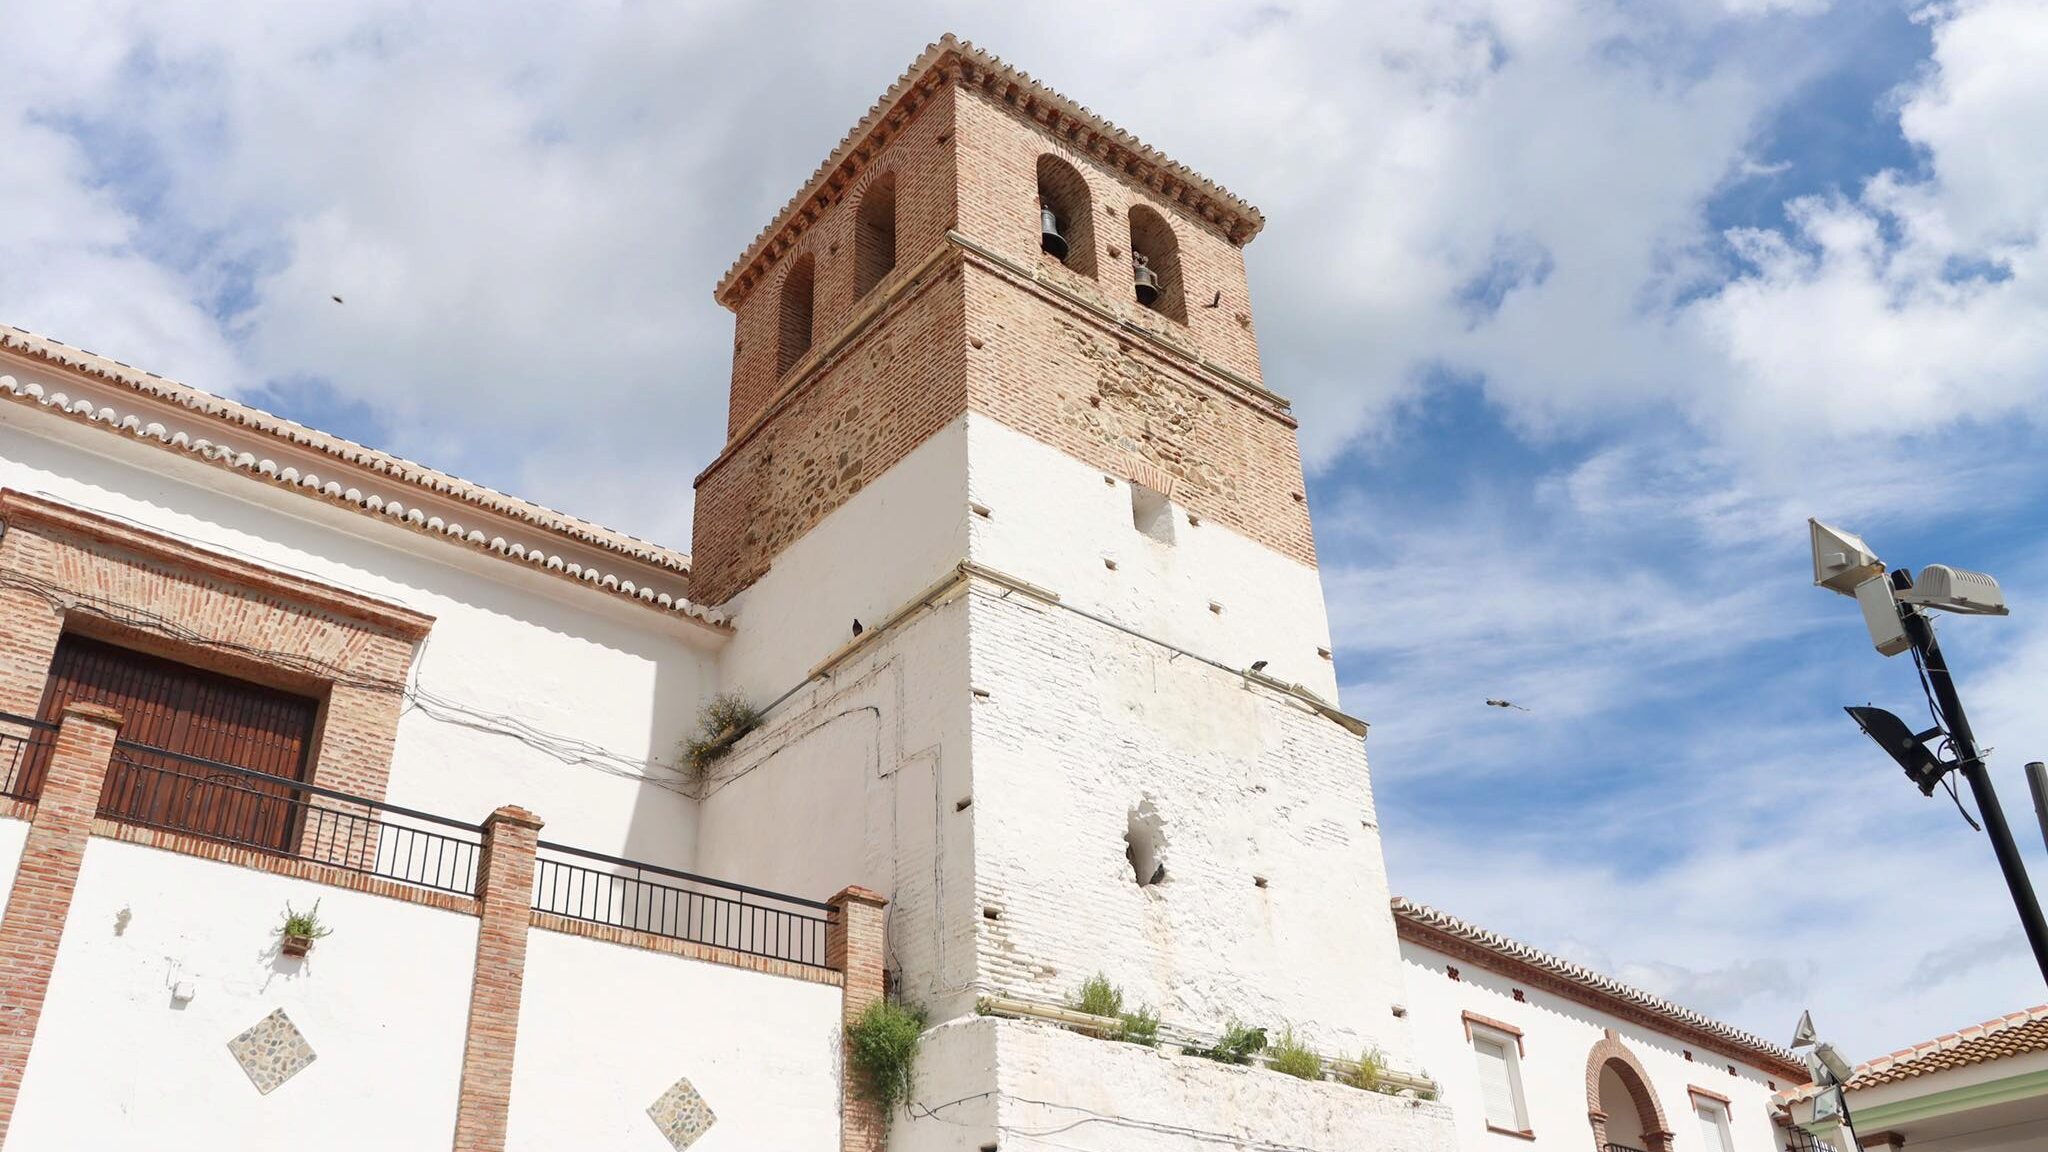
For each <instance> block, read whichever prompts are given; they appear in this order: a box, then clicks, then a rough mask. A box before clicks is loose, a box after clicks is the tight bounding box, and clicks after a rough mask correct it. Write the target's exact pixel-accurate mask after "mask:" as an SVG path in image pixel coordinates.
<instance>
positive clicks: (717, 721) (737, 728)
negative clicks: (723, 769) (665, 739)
mask: <svg viewBox="0 0 2048 1152" xmlns="http://www.w3.org/2000/svg"><path fill="white" fill-rule="evenodd" d="M760 726H761V710H760V709H758V708H756V707H754V706H753V705H752V704H749V703H747V698H746V697H744V696H742V695H740V694H739V693H737V692H721V693H719V694H718V695H716V696H713V697H712V698H711V699H710V700H707V701H705V703H704V708H703V710H702V711H700V712H698V713H697V734H696V735H694V736H692V737H690V738H689V739H687V740H685V741H683V761H684V763H686V764H688V765H689V767H690V779H691V780H693V781H695V782H697V783H700V784H701V783H703V781H704V778H705V777H706V776H707V775H709V774H710V772H711V766H712V765H713V764H716V763H717V762H718V759H719V757H721V756H724V755H725V754H726V753H727V752H730V751H732V746H733V745H734V744H736V743H738V742H739V739H740V737H742V736H745V735H746V734H747V733H749V732H752V731H753V730H754V729H756V728H758V727H760Z"/></svg>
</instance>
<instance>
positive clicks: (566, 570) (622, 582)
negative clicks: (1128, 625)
mask: <svg viewBox="0 0 2048 1152" xmlns="http://www.w3.org/2000/svg"><path fill="white" fill-rule="evenodd" d="M17 333H18V334H19V335H15V334H17ZM22 336H32V334H29V333H22V332H21V330H20V329H12V330H10V332H0V348H4V349H7V350H10V351H15V352H27V351H30V349H29V348H28V347H26V346H25V345H24V343H23V341H22V339H21V337H22ZM34 339H35V340H37V341H39V342H40V341H41V339H42V338H40V337H34ZM49 343H52V344H54V343H55V342H54V341H51V342H49ZM58 347H63V346H62V345H58ZM83 355H88V356H90V355H91V354H90V353H83ZM38 358H40V359H44V360H49V361H51V362H53V363H57V364H59V365H60V366H62V367H65V368H69V369H72V370H74V371H85V370H84V369H81V368H79V367H78V366H77V365H76V364H72V363H66V362H64V361H62V360H56V359H54V358H53V357H50V356H44V355H40V354H38ZM93 359H95V360H100V361H102V362H104V363H107V364H115V362H114V361H105V360H104V358H101V357H93ZM116 366H117V367H118V368H120V369H121V371H122V372H123V373H124V375H121V376H115V375H111V374H109V373H105V372H88V374H90V375H94V376H99V377H101V378H104V379H110V380H115V381H117V382H120V383H124V384H128V385H130V386H131V387H134V388H136V389H137V390H138V391H142V392H144V393H146V394H148V395H152V396H159V397H162V398H164V399H168V400H171V401H173V402H176V403H179V404H181V405H183V406H185V407H188V408H191V409H192V410H193V411H195V412H199V413H201V414H203V415H205V416H207V417H209V418H211V419H214V420H220V421H223V422H226V423H234V424H238V425H240V426H241V427H244V428H250V429H254V430H256V431H261V432H268V433H269V434H270V435H273V436H278V437H279V438H281V439H285V440H287V441H288V442H290V443H293V444H297V445H300V446H303V447H309V448H320V447H322V445H321V444H320V443H319V439H315V438H324V439H332V438H328V437H326V434H325V433H322V432H319V431H317V430H315V429H311V428H306V427H304V426H303V425H298V424H291V422H290V421H284V420H280V419H278V418H276V417H271V416H269V415H268V414H267V413H262V412H260V411H258V410H257V409H253V408H248V407H246V406H245V405H239V404H235V403H234V402H232V401H229V400H223V399H220V398H218V397H214V396H211V395H208V394H206V393H202V392H199V391H198V390H197V389H193V388H189V387H186V386H185V385H180V384H175V383H173V382H172V381H168V380H163V379H162V378H160V377H157V378H153V379H154V380H155V381H156V386H155V387H148V386H144V385H140V384H136V383H135V382H134V381H132V380H129V379H127V378H126V376H125V373H132V372H134V371H135V370H134V369H131V368H128V367H127V366H126V365H116ZM188 398H189V399H188ZM0 400H6V401H12V402H14V403H17V404H22V405H34V406H37V407H40V408H41V409H43V410H45V411H48V412H50V413H52V414H54V415H58V416H62V417H66V418H69V419H71V420H74V421H77V422H80V423H84V424H97V425H100V426H102V427H104V428H105V429H106V430H108V431H110V432H121V433H127V434H128V435H131V436H133V437H135V438H136V439H138V440H142V441H145V442H148V443H151V444H155V445H157V446H158V447H161V448H164V449H166V450H170V451H179V452H184V453H188V454H190V455H192V456H195V457H197V458H199V459H202V460H206V461H208V462H210V463H213V464H215V465H217V466H219V467H223V468H227V469H231V470H234V471H237V472H241V473H243V474H245V475H247V476H249V477H250V478H252V479H257V480H266V481H268V482H270V483H272V484H274V485H277V486H279V487H284V488H290V489H292V490H293V491H296V492H298V493H300V494H301V495H304V496H308V497H312V498H315V499H324V500H327V501H328V502H330V503H336V504H341V505H345V506H348V507H352V508H355V509H357V510H359V511H361V512H364V513H370V514H381V515H383V516H384V517H386V518H388V519H389V520H391V522H393V523H396V524H402V525H404V526H406V527H408V528H411V529H413V530H415V531H417V532H420V533H421V534H423V535H429V536H437V537H440V538H442V539H446V540H449V541H451V542H454V543H459V544H466V545H468V546H470V547H472V548H475V549H477V550H478V551H483V552H490V553H493V554H495V555H497V556H500V557H502V558H504V559H506V560H516V561H524V562H525V563H527V564H528V565H530V566H532V567H534V568H537V569H539V570H541V571H545V572H549V573H552V574H555V575H558V576H562V577H564V578H567V579H574V580H578V581H580V582H582V583H584V584H587V585H589V586H591V587H593V588H596V589H598V590H599V591H604V592H609V593H611V594H613V595H617V596H622V597H625V598H627V599H630V600H634V601H636V602H639V603H642V604H645V605H646V606H648V607H650V608H653V609H657V610H659V611H663V612H668V613H673V614H676V615H680V616H685V617H689V618H691V619H693V620H695V621H696V622H698V623H700V624H703V625H707V626H710V627H712V628H717V629H721V630H723V629H725V628H727V627H728V626H729V621H728V619H727V617H726V616H725V614H724V613H722V612H720V611H718V610H717V609H715V608H709V607H706V606H704V605H701V604H698V603H695V602H694V601H691V600H690V599H689V598H687V597H683V596H674V595H671V594H669V593H666V592H657V591H656V590H655V589H653V588H651V587H644V586H640V585H637V584H636V583H635V582H634V581H632V580H630V579H625V578H622V577H620V576H619V575H618V574H617V573H611V572H602V571H599V570H598V569H596V568H592V567H587V566H585V565H582V564H580V563H576V562H573V561H570V560H567V559H565V558H564V557H562V556H560V555H556V554H552V553H549V552H545V551H543V550H541V549H538V548H535V549H528V548H526V547H525V546H524V545H521V544H518V543H514V542H509V541H507V540H505V539H504V538H503V537H501V536H487V535H485V534H484V532H483V531H482V530H481V529H472V528H465V527H464V526H463V525H462V524H460V523H458V522H455V521H451V520H444V519H443V518H441V517H439V516H429V515H427V514H426V513H425V512H424V511H422V510H421V509H419V508H417V507H410V506H407V505H406V504H404V503H403V502H401V501H398V500H390V501H387V500H385V499H384V498H383V497H382V496H379V495H376V494H374V493H371V494H365V493H363V492H362V491H361V490H360V489H358V488H354V487H344V486H343V485H342V484H341V483H340V482H339V481H336V480H325V481H323V480H322V479H321V478H320V477H319V476H318V475H316V474H314V473H310V472H307V473H301V472H300V471H299V470H298V469H296V468H290V467H280V466H279V465H278V464H277V462H276V461H274V460H270V459H267V458H263V457H259V456H257V455H256V454H255V453H253V452H247V451H243V452H237V451H235V450H234V449H232V448H229V447H228V446H226V445H222V444H216V443H213V442H212V441H210V440H207V439H205V438H204V437H192V436H188V435H186V434H185V433H184V432H176V433H173V432H171V431H169V430H168V429H166V428H165V427H164V426H163V425H162V424H160V423H155V422H149V423H145V422H144V421H143V419H142V418H141V417H139V416H137V415H135V414H134V413H127V414H123V413H120V412H117V411H115V410H114V409H113V408H111V407H95V406H94V405H93V403H92V401H90V400H84V399H73V398H72V397H70V396H69V395H68V394H67V393H65V392H64V391H63V390H62V389H45V388H44V387H43V386H42V385H40V384H37V383H35V382H33V381H30V382H26V383H24V382H22V381H20V380H17V379H16V378H15V377H14V376H12V375H0ZM209 404H210V405H211V406H208V405H209ZM223 409H235V410H237V411H238V412H239V413H241V414H247V415H252V416H256V417H263V418H264V419H266V420H268V421H270V422H272V423H274V424H289V425H290V427H291V428H292V429H295V430H296V431H297V432H298V433H299V434H298V435H296V436H291V435H285V434H284V433H283V432H281V431H278V430H276V429H274V428H266V427H263V426H261V425H258V424H256V423H253V422H251V421H249V420H245V419H235V418H234V417H232V416H228V415H224V414H223V411H222V410H223ZM342 443H346V442H342ZM356 447H358V448H360V446H356ZM361 451H362V452H363V453H364V454H365V455H366V456H373V457H376V458H379V459H383V460H389V461H392V462H394V464H396V465H402V466H404V467H405V468H407V469H410V470H411V472H410V473H402V472H398V471H394V470H391V469H378V471H380V472H383V473H384V474H387V475H391V476H394V477H397V478H398V479H401V480H406V481H409V482H411V483H413V484H415V485H417V486H419V487H421V488H423V489H426V490H427V491H431V492H435V493H437V494H440V495H444V496H457V497H459V498H461V497H464V493H462V492H459V491H455V490H452V489H448V488H437V487H434V486H432V484H430V483H428V482H426V481H424V480H422V479H420V478H419V477H420V475H421V474H426V475H428V476H431V477H437V478H442V479H444V480H445V481H451V482H453V483H455V484H460V485H463V486H464V487H465V488H467V489H470V490H472V491H475V492H480V493H490V494H491V495H496V496H501V498H502V499H503V500H505V501H507V502H511V503H521V504H523V503H524V502H523V501H517V500H516V498H513V497H502V495H501V494H499V493H495V492H492V491H491V490H490V489H487V488H482V487H481V486H478V485H470V484H468V483H467V482H466V481H460V480H456V479H455V478H454V477H446V476H444V474H442V473H438V472H433V471H432V470H431V469H425V468H421V467H420V466H419V465H415V464H411V463H409V462H407V461H404V460H401V459H399V458H398V457H395V456H388V455H386V454H385V453H381V452H377V451H375V450H374V449H369V448H361ZM329 454H331V455H335V456H337V458H340V459H343V460H348V462H350V463H354V464H357V465H358V466H359V467H375V466H374V465H372V464H370V463H369V462H368V461H367V460H350V459H349V458H348V457H346V456H341V455H340V454H339V453H336V452H333V451H332V450H329ZM469 502H470V503H473V504H477V505H479V506H480V507H485V508H489V509H492V510H494V511H500V512H503V513H505V514H507V515H512V516H514V517H515V518H517V519H521V520H525V521H526V522H528V523H531V524H534V525H535V526H537V527H541V528H548V529H551V530H553V531H556V532H557V533H558V534H560V535H564V536H568V537H570V538H572V539H576V540H581V541H583V542H584V543H589V544H600V543H601V542H600V541H597V540H592V539H586V538H585V537H583V536H581V535H577V534H575V533H571V532H567V531H562V530H560V529H553V528H552V527H551V526H550V525H548V524H545V523H542V522H539V521H536V520H533V519H532V518H530V517H525V516H519V515H518V514H517V513H516V512H513V511H511V510H510V509H508V508H501V507H498V506H496V505H489V504H484V503H483V501H482V500H481V499H477V498H474V497H470V498H469ZM533 507H538V506H533ZM610 550H611V551H615V552H624V550H623V549H619V548H612V549H610ZM624 554H627V555H634V554H633V553H624ZM636 558H640V557H637V556H636ZM684 560H685V563H687V557H685V558H684ZM661 566H662V567H665V568H669V567H672V566H670V565H661ZM673 570H677V571H682V572H684V573H687V571H688V569H687V567H684V568H681V569H673Z"/></svg>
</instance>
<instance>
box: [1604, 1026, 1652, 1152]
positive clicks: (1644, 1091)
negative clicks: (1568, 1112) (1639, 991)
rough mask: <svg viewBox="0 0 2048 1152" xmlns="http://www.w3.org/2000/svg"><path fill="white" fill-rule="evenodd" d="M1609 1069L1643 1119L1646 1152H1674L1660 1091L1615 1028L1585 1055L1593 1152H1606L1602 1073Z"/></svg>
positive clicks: (1605, 1114)
mask: <svg viewBox="0 0 2048 1152" xmlns="http://www.w3.org/2000/svg"><path fill="white" fill-rule="evenodd" d="M1609 1065H1612V1066H1613V1067H1614V1071H1615V1073H1616V1074H1617V1075H1619V1076H1620V1078H1621V1083H1622V1086H1623V1087H1625V1088H1627V1089H1628V1094H1629V1098H1630V1099H1631V1100H1632V1101H1633V1102H1634V1103H1635V1106H1636V1114H1637V1115H1638V1116H1640V1117H1641V1118H1642V1121H1643V1143H1644V1144H1645V1145H1646V1147H1645V1148H1644V1149H1643V1152H1671V1122H1670V1121H1669V1120H1667V1119H1665V1117H1664V1106H1663V1105H1662V1104H1660V1103H1658V1102H1657V1090H1656V1089H1655V1088H1652V1087H1651V1086H1650V1076H1649V1074H1648V1073H1647V1072H1644V1071H1643V1064H1642V1061H1640V1060H1637V1059H1636V1054H1635V1053H1634V1052H1631V1051H1629V1049H1628V1046H1627V1045H1626V1044H1623V1043H1622V1042H1621V1038H1620V1037H1619V1036H1616V1035H1615V1034H1614V1029H1612V1028H1609V1029H1607V1034H1606V1035H1604V1036H1602V1037H1601V1038H1600V1040H1599V1042H1597V1043H1595V1044H1594V1045H1593V1050H1592V1051H1591V1052H1589V1053H1587V1055H1586V1116H1587V1118H1588V1119H1589V1120H1591V1121H1592V1124H1593V1150H1594V1152H1606V1149H1607V1110H1606V1109H1605V1108H1603V1107H1601V1103H1602V1101H1601V1099H1600V1073H1601V1072H1603V1071H1605V1070H1606V1069H1607V1067H1608V1066H1609Z"/></svg>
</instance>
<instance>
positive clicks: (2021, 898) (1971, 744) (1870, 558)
mask: <svg viewBox="0 0 2048 1152" xmlns="http://www.w3.org/2000/svg"><path fill="white" fill-rule="evenodd" d="M1808 524H1809V525H1810V526H1811V530H1812V538H1813V579H1814V583H1815V584H1817V585H1819V586H1821V587H1823V588H1827V589H1830V590H1832V591H1835V592H1840V593H1842V594H1843V595H1845V596H1853V597H1855V598H1856V602H1857V604H1858V605H1859V606H1860V607H1861V608H1862V609H1863V622H1864V625H1865V626H1866V627H1867V628H1868V629H1869V631H1870V639H1871V643H1873V644H1874V645H1876V646H1877V650H1878V651H1879V652H1880V653H1882V654H1883V655H1886V656H1896V655H1898V654H1899V653H1901V652H1906V651H1911V652H1912V653H1913V658H1914V660H1915V661H1916V662H1917V663H1918V664H1919V667H1920V670H1921V672H1922V674H1923V676H1924V678H1925V680H1926V685H1927V689H1928V691H1929V693H1930V694H1931V695H1932V697H1933V699H1932V700H1931V703H1932V704H1933V705H1934V714H1935V719H1936V724H1935V726H1934V727H1932V728H1929V729H1928V730H1926V731H1925V732H1913V731H1912V730H1911V729H1910V728H1908V727H1907V725H1906V723H1905V722H1904V721H1902V720H1900V719H1899V718H1898V717H1897V716H1894V715H1892V714H1891V713H1889V712H1886V711H1884V710H1883V709H1880V708H1851V709H1848V712H1849V715H1850V716H1851V717H1853V718H1854V719H1855V720H1856V723H1857V724H1859V725H1860V726H1862V728H1863V731H1864V733H1865V734H1866V735H1868V736H1870V738H1871V739H1873V740H1875V741H1877V743H1878V746H1879V747H1881V748H1883V749H1884V750H1885V752H1886V753H1887V754H1889V755H1890V756H1891V757H1892V759H1894V760H1896V761H1898V763H1899V766H1900V767H1902V768H1904V769H1905V770H1906V776H1907V777H1908V778H1909V779H1911V780H1912V781H1913V782H1914V783H1915V784H1916V785H1918V786H1919V788H1920V791H1921V793H1922V794H1924V795H1933V793H1934V788H1935V785H1936V784H1937V783H1939V782H1940V780H1941V777H1942V776H1943V775H1945V774H1946V773H1947V772H1948V771H1949V770H1950V769H1956V770H1959V771H1961V773H1962V775H1963V779H1964V780H1965V781H1967V782H1968V783H1969V785H1970V794H1971V795H1972V796H1973V797H1975V799H1976V801H1977V809H1978V811H1979V812H1980V813H1981V814H1982V815H1983V817H1984V832H1985V835H1986V836H1988V837H1989V838H1990V840H1991V850H1992V852H1993V853H1994V854H1995V855H1996V856H1997V857H1998V867H1999V870H2000V871H2002V872H2003V873H2004V874H2005V884H2006V887H2007V889H2009V890H2010V891H2011V892H2012V902H2013V907H2014V908H2015V909H2017V910H2018V912H2019V917H2020V925H2021V926H2022V927H2023V928H2024V929H2025V930H2026V935H2027V944H2028V945H2029V946H2030V947H2031V948H2032V949H2033V953H2034V963H2035V964H2036V965H2037V966H2039V968H2040V969H2041V977H2042V979H2043V980H2048V922H2044V921H2043V920H2042V917H2041V904H2040V901H2038V900H2037V899H2035V897H2034V886H2033V884H2032V883H2031V882H2029V881H2028V879H2027V869H2026V864H2025V863H2024V862H2023V861H2022V860H2021V859H2020V850H2019V846H2018V845H2017V844H2015V843H2014V842H2013V838H2012V828H2011V827H2010V826H2009V825H2008V824H2007V823H2006V821H2005V809H2004V807H2003V806H2002V805H2000V804H1999V802H1998V792H1997V791H1996V790H1995V789H1994V788H1992V786H1991V773H1990V772H1989V771H1988V770H1987V769H1986V768H1985V766H1984V756H1983V753H1982V752H1981V751H1980V750H1979V749H1978V747H1977V738H1976V735H1975V734H1974V733H1973V732H1971V730H1970V720H1969V717H1968V716H1967V715H1965V714H1964V712H1963V702H1962V699H1961V698H1960V697H1959V696H1957V695H1956V686H1955V680H1954V678H1952V677H1951V676H1950V675H1949V670H1948V661H1947V660H1946V659H1944V658H1943V656H1942V654H1941V644H1940V642H1939V641H1937V640H1936V639H1935V637H1934V624H1933V621H1931V620H1929V619H1928V617H1927V614H1926V613H1925V612H1923V611H1922V609H1923V608H1933V609H1938V610H1941V611H1945V612H1955V613H1959V614H1962V615H1967V616H2003V615H2006V607H2005V597H2004V594H2003V593H2002V592H2000V591H1999V588H1998V582H1997V581H1996V580H1993V579H1992V578H1991V577H1989V576H1986V575H1983V574H1982V573H1976V572H1964V571H1961V570H1959V569H1953V568H1948V567H1944V566H1942V565H1939V564H1937V565H1932V566H1930V567H1928V568H1926V569H1923V570H1922V571H1921V573H1920V581H1919V583H1918V584H1916V583H1915V582H1914V580H1913V577H1912V573H1910V572H1908V571H1907V570H1905V569H1900V570H1898V571H1895V572H1892V573H1891V574H1890V576H1889V577H1887V576H1886V574H1885V566H1884V562H1883V561H1881V560H1879V559H1878V558H1877V556H1876V555H1875V554H1873V553H1872V552H1871V551H1870V549H1869V548H1868V547H1867V546H1865V545H1864V543H1863V541H1862V540H1861V539H1859V538H1857V537H1855V536H1852V535H1850V534H1849V533H1847V532H1843V531H1840V530H1839V529H1835V528H1831V527H1829V526H1828V525H1826V524H1823V523H1821V522H1820V521H1818V520H1810V521H1808ZM1936 736H1940V737H1943V738H1944V743H1945V745H1946V747H1947V748H1948V749H1949V750H1950V751H1951V753H1952V754H1953V757H1954V758H1953V759H1951V760H1943V759H1941V758H1940V757H1939V756H1938V755H1937V754H1936V752H1935V751H1933V750H1930V749H1929V748H1928V747H1927V742H1928V741H1929V740H1931V739H1933V738H1934V737H1936Z"/></svg>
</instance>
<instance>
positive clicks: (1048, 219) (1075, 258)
mask: <svg viewBox="0 0 2048 1152" xmlns="http://www.w3.org/2000/svg"><path fill="white" fill-rule="evenodd" d="M1094 211H1095V209H1094V207H1093V202H1092V201H1091V200H1090V199H1089V196H1088V182H1087V181H1086V180H1083V179H1082V178H1081V174H1080V173H1079V172H1077V171H1075V170H1074V166H1073V165H1071V164H1068V163H1067V162H1066V161H1064V160H1061V159H1059V158H1058V157H1056V156H1040V157H1039V158H1038V235H1039V247H1040V248H1041V249H1043V250H1044V251H1045V252H1046V253H1047V254H1049V255H1051V256H1052V257H1054V258H1055V259H1057V260H1059V261H1061V262H1062V263H1064V264H1065V265H1066V266H1067V267H1069V268H1072V269H1073V270H1074V271H1076V272H1079V273H1080V274H1081V275H1083V276H1093V275H1095V218H1094Z"/></svg>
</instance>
